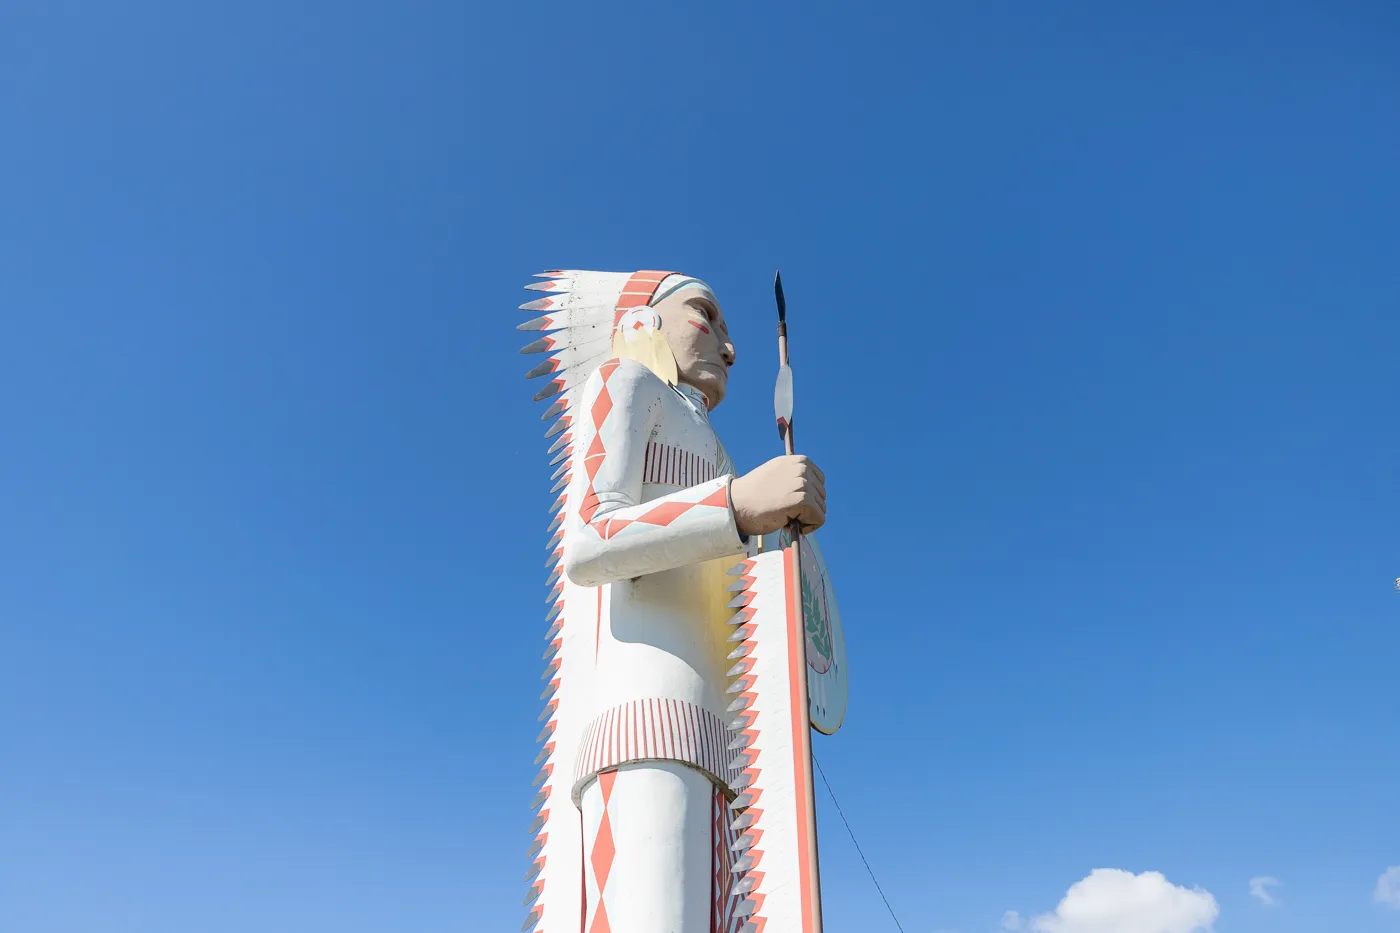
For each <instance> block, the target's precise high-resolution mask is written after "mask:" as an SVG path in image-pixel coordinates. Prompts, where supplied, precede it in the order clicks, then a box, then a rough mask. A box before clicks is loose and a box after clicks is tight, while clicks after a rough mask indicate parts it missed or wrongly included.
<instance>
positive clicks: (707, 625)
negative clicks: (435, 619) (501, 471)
mask: <svg viewBox="0 0 1400 933" xmlns="http://www.w3.org/2000/svg"><path fill="white" fill-rule="evenodd" d="M539 278H541V279H542V281H540V282H537V283H535V284H534V285H530V286H527V287H528V288H531V289H534V290H536V291H539V292H543V293H545V294H544V296H543V297H540V298H538V299H537V300H535V301H531V302H529V303H527V304H525V305H522V308H524V309H526V310H529V311H535V312H538V313H539V314H540V315H541V316H539V317H537V318H535V319H534V320H531V321H529V322H527V323H525V324H522V325H520V329H522V330H533V331H541V332H544V333H546V334H547V336H543V337H542V338H541V339H539V340H537V341H535V342H534V343H532V344H530V345H529V346H527V347H526V348H525V352H534V353H545V354H548V355H547V356H546V357H544V360H543V362H542V363H540V364H539V365H538V366H536V367H535V369H534V370H532V371H531V373H530V374H529V375H531V376H533V377H548V381H547V383H546V385H545V387H544V389H542V390H541V391H540V393H539V394H538V395H537V396H536V397H537V399H545V400H549V403H550V406H551V407H550V409H549V411H548V412H546V415H545V417H546V418H548V417H551V416H556V415H557V416H558V420H557V421H556V422H555V423H554V424H553V426H552V427H551V428H550V429H549V432H548V435H547V436H551V437H554V438H555V440H554V443H553V446H552V447H551V448H550V450H551V453H552V454H553V455H554V456H553V461H552V462H553V463H554V464H556V465H557V470H556V472H555V476H554V478H555V479H556V480H557V482H556V485H555V491H556V492H558V493H559V498H558V500H557V501H556V503H555V511H556V513H557V514H556V515H555V518H554V524H553V525H551V527H550V533H551V535H552V539H551V541H550V544H549V551H550V554H551V559H550V564H551V566H552V567H553V570H552V573H551V576H550V581H549V587H550V590H549V596H548V607H549V609H548V614H547V620H546V621H547V623H548V626H549V631H548V634H547V636H546V640H547V642H548V650H547V651H546V655H545V657H546V660H547V667H546V670H545V675H544V680H545V681H546V682H547V686H546V688H545V692H544V699H545V701H546V706H545V710H544V712H543V713H542V714H541V717H540V718H541V721H543V723H544V727H543V731H542V732H541V735H540V740H541V742H542V743H543V748H542V750H541V752H540V757H539V763H540V764H541V765H542V769H541V771H540V773H539V775H538V777H537V779H536V784H537V786H538V788H539V790H538V794H537V796H536V798H535V804H534V805H535V807H536V808H538V813H537V815H536V818H535V821H534V825H533V826H532V832H533V834H534V839H533V843H532V845H531V848H530V869H529V872H528V873H527V876H526V881H527V884H528V892H527V896H526V901H525V904H526V908H527V911H528V913H527V918H526V922H525V926H524V927H523V928H522V929H524V930H526V931H539V933H604V931H608V933H739V931H741V930H756V931H757V930H763V929H764V928H765V926H767V928H768V933H780V931H786V930H789V929H790V930H793V931H795V933H808V931H816V930H819V929H820V903H819V897H818V895H817V892H816V889H815V886H816V864H815V858H816V856H815V829H814V826H813V825H812V824H811V817H810V812H811V808H812V803H811V800H810V793H811V788H810V773H807V772H806V771H804V769H807V768H809V759H810V751H809V750H808V746H807V745H806V744H805V743H806V742H808V741H809V740H810V732H809V728H808V718H807V716H805V715H803V713H804V711H805V710H806V708H808V707H810V709H811V717H812V718H811V723H812V724H813V725H816V726H817V728H819V729H822V731H826V732H830V731H834V729H835V725H834V724H832V723H828V724H829V725H830V728H825V729H823V728H822V719H823V717H824V718H825V719H827V720H832V721H833V722H834V723H837V724H839V719H840V715H841V713H842V711H843V710H844V703H845V699H844V676H845V675H844V649H843V648H842V647H841V646H840V645H834V644H833V632H832V624H831V622H830V621H829V620H828V619H827V617H828V616H832V615H834V612H835V607H834V601H832V600H830V592H829V585H828V584H827V583H826V578H825V568H824V565H822V563H821V559H820V553H819V552H816V551H815V550H814V549H813V545H811V544H810V543H809V539H808V538H807V537H806V534H807V533H810V532H811V531H814V530H815V529H817V528H819V527H820V526H821V525H822V523H823V522H824V520H825V516H826V491H825V488H824V484H823V476H822V472H821V470H819V469H818V468H817V466H816V465H815V464H814V463H812V462H811V461H810V460H809V459H807V458H805V457H802V456H796V455H785V456H780V457H776V458H773V459H771V460H768V461H767V462H766V463H764V464H762V465H761V466H759V467H757V468H756V469H753V470H751V471H748V472H740V471H739V470H738V469H736V467H735V465H734V462H733V460H731V459H730V456H729V454H728V453H727V452H726V451H725V448H724V445H723V444H722V443H721V442H720V439H719V437H718V435H717V434H716V433H715V429H714V427H713V426H712V425H711V422H710V412H711V411H713V410H714V409H715V408H716V407H717V406H719V404H720V403H721V402H723V401H724V398H725V390H726V387H727V384H728V377H729V370H730V368H731V367H732V366H733V365H734V362H735V348H734V344H733V341H732V340H731V338H730V335H729V330H728V327H727V326H726V324H725V318H724V313H723V311H722V310H721V307H720V303H719V300H718V299H717V298H716V296H715V294H714V292H713V291H712V290H711V289H710V287H709V286H708V285H706V284H705V283H704V282H703V281H701V280H699V279H696V278H692V277H690V276H687V275H680V274H675V273H668V272H637V273H631V274H628V273H608V272H583V271H558V272H549V273H544V274H542V275H541V276H540V277H539ZM779 535H782V537H781V538H780V537H779ZM765 552H766V553H765ZM784 561H786V563H785V562H784ZM770 565H771V568H770ZM799 567H800V569H799ZM765 568H769V569H765ZM803 573H805V574H806V575H807V576H806V578H805V579H804V577H803ZM828 601H830V607H829V608H828V607H827V602H828ZM814 616H815V617H817V621H816V622H813V621H812V619H813V617H814ZM765 619H771V621H768V622H765V621H764V620H765ZM793 619H796V620H798V621H795V622H792V624H791V625H789V624H788V623H789V621H791V620H793ZM804 619H805V621H804ZM765 626H766V627H765ZM836 628H837V631H836V633H835V636H834V637H835V639H836V640H838V641H839V625H838V626H836ZM804 631H805V634H804ZM794 658H798V659H802V658H805V664H804V663H803V662H802V661H801V660H798V661H794V660H793V659H794ZM834 668H840V670H839V671H834V672H833V669H834ZM765 671H766V672H767V673H765ZM802 672H806V673H807V675H808V676H806V677H803V676H801V673H802ZM813 672H815V673H813ZM822 678H825V680H823V679H822ZM833 678H836V679H837V680H839V689H838V688H828V687H826V686H823V684H825V683H827V682H829V681H833ZM813 690H815V691H816V692H815V693H811V695H810V696H809V692H810V691H813ZM765 691H766V692H765ZM837 692H840V694H841V695H840V697H839V698H837V697H835V696H834V694H835V693H837ZM828 693H830V694H833V695H832V696H827V695H826V694H828ZM818 694H821V695H818ZM828 706H829V707H831V708H830V709H828V708H826V707H828ZM836 707H839V709H837V708H836ZM804 754H805V755H807V756H808V759H807V760H806V761H804V760H803V755H804ZM770 924H771V925H770Z"/></svg>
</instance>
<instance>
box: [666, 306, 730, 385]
mask: <svg viewBox="0 0 1400 933" xmlns="http://www.w3.org/2000/svg"><path fill="white" fill-rule="evenodd" d="M653 310H654V311H655V312H656V313H657V315H658V316H659V317H660V318H661V333H662V334H663V335H664V336H665V337H666V342H667V343H669V344H670V345H671V352H672V353H673V354H674V355H675V357H676V373H677V375H678V376H679V377H680V381H681V382H684V383H685V384H686V385H691V386H694V387H695V388H697V389H699V390H700V391H701V392H703V393H704V394H705V399H706V401H707V402H709V406H710V408H712V409H713V408H714V407H715V406H717V405H718V404H719V403H720V402H722V401H724V390H725V388H727V387H728V385H729V367H731V366H733V365H734V344H733V342H731V341H730V339H729V328H728V327H727V326H726V325H725V323H724V312H722V311H720V308H719V304H718V303H717V302H716V301H715V300H714V298H712V297H710V293H709V292H707V291H705V290H703V289H698V288H686V289H682V290H681V291H678V292H676V293H675V294H672V295H668V296H666V297H665V298H663V299H661V301H660V302H659V303H657V305H656V307H655V308H653Z"/></svg>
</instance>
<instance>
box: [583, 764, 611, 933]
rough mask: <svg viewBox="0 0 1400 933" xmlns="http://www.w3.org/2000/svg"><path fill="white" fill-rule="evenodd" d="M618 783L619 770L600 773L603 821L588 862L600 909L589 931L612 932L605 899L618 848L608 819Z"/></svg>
mask: <svg viewBox="0 0 1400 933" xmlns="http://www.w3.org/2000/svg"><path fill="white" fill-rule="evenodd" d="M616 783H617V771H616V770H613V771H604V772H602V773H601V774H599V775H598V786H599V787H600V788H601V789H602V792H603V821H602V822H601V823H599V824H598V835H597V836H595V837H594V838H593V849H592V851H590V852H589V853H588V862H589V864H590V865H591V866H592V867H593V877H594V879H595V880H596V881H597V882H598V909H597V911H595V912H594V914H593V922H592V923H590V924H589V925H588V933H611V931H612V926H611V925H610V924H609V923H608V910H607V907H606V906H605V904H604V901H603V892H604V891H605V890H607V886H608V873H609V872H611V871H612V864H613V858H614V857H616V855H617V848H616V846H615V845H614V843H613V834H612V823H611V821H610V820H609V819H608V801H609V800H611V799H612V791H613V785H614V784H616Z"/></svg>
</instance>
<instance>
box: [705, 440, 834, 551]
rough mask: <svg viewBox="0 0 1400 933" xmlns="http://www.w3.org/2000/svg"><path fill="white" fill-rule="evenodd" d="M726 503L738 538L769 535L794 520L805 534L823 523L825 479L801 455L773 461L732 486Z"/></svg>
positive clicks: (747, 474)
mask: <svg viewBox="0 0 1400 933" xmlns="http://www.w3.org/2000/svg"><path fill="white" fill-rule="evenodd" d="M729 502H730V504H731V505H733V507H734V520H735V522H736V523H737V524H738V526H739V533H740V534H744V535H766V534H772V533H773V532H775V531H777V530H778V529H779V528H782V527H784V526H786V525H787V524H788V523H789V522H792V521H793V520H794V519H795V520H796V521H798V522H799V523H801V525H802V533H803V534H807V533H808V532H812V531H816V530H817V529H818V528H820V527H821V526H822V523H823V522H825V521H826V477H825V476H823V475H822V471H821V470H819V469H817V465H816V464H815V463H813V462H812V461H811V460H808V459H807V458H806V457H803V456H801V455H796V456H790V457H774V458H773V459H772V460H769V461H768V462H767V463H765V464H764V465H763V466H761V467H759V468H758V469H756V470H752V471H750V472H748V473H745V474H744V475H743V476H741V477H739V478H738V479H736V480H734V481H733V482H731V483H730V484H729Z"/></svg>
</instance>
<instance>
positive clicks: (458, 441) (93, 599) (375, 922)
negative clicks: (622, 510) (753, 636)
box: [0, 0, 1400, 933]
mask: <svg viewBox="0 0 1400 933" xmlns="http://www.w3.org/2000/svg"><path fill="white" fill-rule="evenodd" d="M866 6H873V9H872V8H866V9H861V10H860V11H858V12H857V10H856V8H855V6H854V5H852V4H835V3H805V4H798V3H795V2H772V3H760V4H742V5H741V4H728V3H727V4H707V5H699V4H694V5H689V6H686V7H674V6H664V5H662V6H657V5H644V4H602V5H596V6H595V5H580V4H558V3H530V4H496V5H491V6H485V5H476V4H463V3H445V2H444V3H428V2H420V3H401V4H367V3H361V2H349V3H339V4H329V3H321V4H314V3H286V2H283V3H276V4H274V3H266V2H259V0H249V2H244V3H241V4H236V5H235V4H222V5H214V4H176V5H172V4H155V3H150V2H144V0H134V2H131V3H126V4H121V5H113V4H107V5H101V4H87V5H77V4H55V3H35V2H27V0H21V2H18V3H11V4H9V5H8V7H7V10H6V12H5V13H4V14H3V17H4V26H3V29H0V120H3V123H0V127H3V139H4V145H3V147H0V179H3V180H0V185H3V191H4V199H3V204H4V209H3V211H0V305H3V307H2V308H0V331H2V334H0V426H3V429H4V431H3V438H4V440H3V442H0V490H3V494H0V632H2V633H3V636H4V640H5V649H4V651H3V652H0V742H3V752H0V801H4V802H3V804H0V814H2V815H3V826H4V829H3V832H0V928H3V929H5V930H7V931H8V930H13V931H15V933H187V931H190V930H198V931H200V933H224V931H228V933H246V931H249V930H258V931H265V933H282V931H287V933H315V931H323V930H324V931H335V933H360V931H365V933H371V931H374V933H377V931H388V930H393V931H423V933H428V931H462V930H470V931H475V930H495V929H515V928H516V927H517V926H518V924H519V922H520V917H521V910H520V908H519V906H518V905H519V902H520V898H521V896H522V894H523V891H522V886H521V884H520V878H521V876H522V873H523V867H524V859H523V855H524V848H525V845H526V833H525V831H526V828H527V824H528V817H527V811H526V805H527V803H528V801H529V799H530V791H529V787H528V784H529V780H530V777H531V775H532V768H531V764H530V762H531V760H532V759H533V757H534V746H533V744H532V740H533V738H534V735H535V732H536V729H537V726H536V723H535V718H536V714H537V712H538V708H537V705H536V700H535V698H536V696H537V694H538V691H539V684H538V675H539V669H540V654H541V652H542V650H543V647H544V645H543V642H542V640H541V637H542V635H543V632H544V627H543V625H542V618H543V614H542V609H543V595H544V594H543V587H542V584H543V572H544V556H545V555H544V542H545V536H544V530H545V525H546V522H547V519H546V509H547V506H548V504H549V497H548V496H547V493H546V491H547V489H548V485H547V483H546V478H547V476H548V474H549V471H548V469H547V468H546V466H545V458H544V457H543V452H544V449H545V443H544V442H543V441H542V439H541V436H540V435H541V429H540V423H539V421H538V411H539V409H538V407H537V406H534V405H532V403H531V402H530V400H529V397H530V392H529V390H528V388H527V385H526V383H525V382H524V380H523V379H522V378H521V375H522V373H523V372H524V370H525V369H527V368H528V365H527V361H525V360H523V359H522V358H521V357H519V356H517V355H516V352H515V351H516V348H517V346H518V345H519V344H520V343H521V342H523V341H520V339H519V335H518V334H516V333H515V331H513V330H512V326H513V325H514V323H516V322H517V321H518V320H519V315H518V312H516V311H515V310H514V309H515V306H516V305H517V304H519V303H520V302H521V301H523V300H525V299H526V295H525V293H523V292H521V291H519V287H520V286H521V285H522V284H524V283H525V282H527V281H528V280H529V279H528V276H529V275H530V274H531V273H533V272H536V271H538V270H540V269H547V268H556V267H560V266H568V267H575V268H598V269H617V270H630V269H634V268H644V267H650V268H679V269H682V270H684V271H687V272H690V273H693V274H696V275H700V276H702V277H704V278H706V279H708V280H709V281H710V282H711V283H712V284H713V285H714V286H715V288H716V290H717V291H718V293H719V296H720V298H721V300H722V301H723V303H724V305H725V311H726V316H727V318H728V320H729V323H730V327H731V329H732V332H733V334H734V336H735V339H736V342H737V345H738V350H739V364H738V366H737V367H736V369H735V371H734V376H733V381H732V385H731V390H730V401H729V402H727V403H726V404H725V406H724V407H723V408H721V409H720V410H719V412H718V413H717V416H716V420H717V423H718V425H719V428H720V430H721V432H722V434H723V436H724V438H725V441H726V445H727V446H728V447H729V449H730V451H731V452H732V453H733V454H734V455H735V457H736V459H737V460H738V462H739V463H740V464H741V465H743V466H750V467H751V466H753V465H756V464H757V463H759V462H761V461H762V460H764V459H766V458H767V457H770V456H772V455H774V454H776V453H778V452H779V446H778V441H777V439H776V437H775V434H774V431H773V428H772V423H771V408H770V405H769V399H770V398H771V395H770V393H771V387H772V379H773V377H774V374H775V370H776V354H775V348H774V340H773V328H772V323H773V321H772V306H771V293H770V291H769V288H770V282H771V277H772V272H773V269H774V268H775V267H779V266H781V268H782V270H783V275H784V280H785V282H786V284H787V293H788V299H789V307H790V315H791V318H790V319H791V325H792V334H793V336H792V352H793V361H794V365H795V368H796V371H797V396H798V401H797V405H798V417H799V419H800V422H799V423H800V426H801V427H800V432H799V435H798V437H799V442H800V444H801V446H802V447H803V448H804V450H805V451H806V452H808V453H810V454H811V455H812V456H813V457H814V458H815V459H816V460H817V462H818V463H820V464H821V465H822V467H823V469H824V470H825V472H826V474H827V477H828V489H829V493H830V521H829V523H828V526H827V528H826V529H824V530H823V532H822V534H821V539H822V544H823V549H824V550H825V552H826V555H827V559H828V561H829V563H830V564H831V565H832V568H833V572H834V574H835V580H836V585H837V591H838V594H839V597H840V599H841V605H842V612H843V616H844V618H845V621H846V626H847V638H848V647H849V652H850V657H851V666H852V677H851V690H852V702H851V709H850V714H849V717H848V719H847V721H846V726H845V728H844V730H843V731H842V732H841V733H840V734H839V735H838V736H836V737H834V738H831V739H823V740H821V741H819V742H818V743H817V750H818V754H819V755H820V757H821V759H822V761H823V763H824V766H825V769H826V772H827V774H828V775H829V776H830V777H831V779H832V781H833V782H834V784H835V786H836V788H837V792H838V794H839V795H840V796H841V798H842V803H843V806H844V808H845V811H846V813H847V815H848V816H849V817H850V819H851V820H852V822H853V824H854V825H855V827H856V831H857V833H858V834H859V836H860V837H861V841H862V844H863V846H864V848H865V850H866V852H867V854H868V855H869V856H870V857H871V859H872V862H873V863H874V865H875V867H876V869H877V871H878V872H879V874H880V875H881V878H882V881H883V882H884V885H885V888H886V891H887V892H888V893H889V894H890V896H891V900H892V901H893V903H894V904H895V907H896V909H897V910H898V911H899V913H900V914H901V916H902V918H903V920H904V926H905V929H906V930H907V931H908V933H915V931H923V933H932V931H935V930H940V931H958V933H989V931H992V930H995V929H997V927H998V924H999V922H1000V920H1001V918H1002V916H1003V913H1004V912H1005V911H1008V910H1016V911H1018V912H1020V914H1022V915H1023V916H1024V917H1026V918H1028V919H1029V918H1032V917H1034V916H1035V915H1038V914H1042V913H1045V912H1047V911H1051V910H1053V909H1054V908H1055V905H1056V903H1057V902H1058V901H1059V899H1060V898H1061V897H1062V896H1063V895H1064V894H1065V892H1066V890H1067V889H1068V888H1069V887H1070V885H1072V884H1074V883H1075V882H1077V881H1079V880H1080V879H1083V878H1085V877H1086V876H1088V875H1089V873H1090V871H1091V870H1093V869H1095V868H1114V869H1125V870H1128V871H1131V872H1144V871H1148V870H1155V871H1160V872H1162V873H1163V874H1164V875H1165V876H1166V878H1167V879H1168V880H1169V881H1170V882H1171V883H1173V884H1176V885H1181V886H1184V887H1188V888H1194V887H1200V888H1202V889H1204V890H1208V891H1210V892H1211V893H1212V894H1213V896H1214V897H1215V898H1216V900H1217V901H1218V904H1219V920H1218V922H1217V929H1218V930H1219V931H1224V933H1266V931H1317V930H1329V931H1331V930H1346V931H1349V933H1351V931H1355V933H1373V931H1375V933H1379V931H1393V930H1400V912H1397V911H1395V910H1388V909H1386V908H1385V907H1384V906H1382V905H1378V904H1375V903H1372V890H1373V888H1374V887H1375V886H1376V883H1377V879H1378V877H1379V876H1380V875H1381V873H1382V872H1383V871H1385V869H1386V868H1387V866H1390V865H1397V864H1400V812H1397V809H1396V797H1395V787H1396V781H1397V770H1400V741H1397V738H1400V735H1398V734H1400V715H1398V714H1397V709H1398V708H1400V677H1397V675H1396V670H1397V659H1398V658H1400V595H1397V594H1396V593H1395V592H1393V590H1392V583H1391V581H1392V580H1393V579H1394V578H1396V577H1397V576H1400V546H1397V537H1396V532H1397V528H1400V484H1397V482H1396V476H1397V463H1400V434H1397V431H1396V424H1397V418H1396V404H1397V398H1400V391H1397V390H1400V366H1397V347H1398V346H1400V316H1397V312H1396V309H1397V303H1400V272H1397V270H1400V234H1397V226H1396V217H1397V216H1400V181H1397V173H1396V165H1397V158H1398V157H1400V120H1397V119H1396V118H1395V114H1396V112H1397V105H1400V13H1398V12H1397V10H1396V8H1395V7H1394V5H1393V4H1387V3H1383V2H1372V3H1361V2H1354V3H1333V4H1324V3H1318V2H1314V3H1296V2H1295V3H1287V2H1286V3H1270V4H1264V3H1223V4H1222V3H1214V4H1206V3H1187V4H1175V5H1172V7H1173V8H1172V9H1171V10H1170V11H1167V10H1163V11H1158V12H1152V11H1149V10H1147V9H1146V8H1147V6H1148V5H1145V4H1110V3H1097V4H1093V3H1065V4H1054V5H1045V4H1012V3H1000V2H997V3H964V4H959V5H947V4H900V3H892V4H874V5H866ZM1052 7H1053V8H1052ZM1128 8H1131V9H1128ZM822 819H823V823H822V843H823V861H824V865H825V866H826V867H825V883H826V909H827V916H828V928H829V929H832V930H833V931H840V930H862V931H864V930H871V931H879V930H886V929H893V927H892V925H890V924H888V920H887V918H883V917H882V913H881V911H882V908H881V906H880V903H879V900H878V898H877V896H876V894H875V892H874V891H873V889H872V888H871V887H870V885H869V881H868V879H867V878H866V877H865V876H864V873H863V869H862V868H861V867H860V864H859V861H858V859H857V858H856V856H855V854H854V851H853V849H852V848H851V846H850V843H849V841H848V840H847V839H845V837H844V832H843V831H842V830H841V828H840V826H839V824H838V823H837V822H835V821H834V820H833V819H831V814H830V813H829V812H824V813H823V816H822ZM1259 875H1271V876H1275V877H1277V878H1279V879H1280V880H1281V882H1282V886H1281V887H1279V888H1276V889H1274V891H1275V894H1276V896H1277V899H1278V901H1279V903H1278V905H1277V906H1275V907H1272V908H1269V907H1266V906H1265V905H1263V904H1261V903H1260V902H1259V901H1257V900H1255V899H1253V898H1251V897H1250V895H1249V891H1248V882H1249V879H1250V878H1251V877H1253V876H1259Z"/></svg>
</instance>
